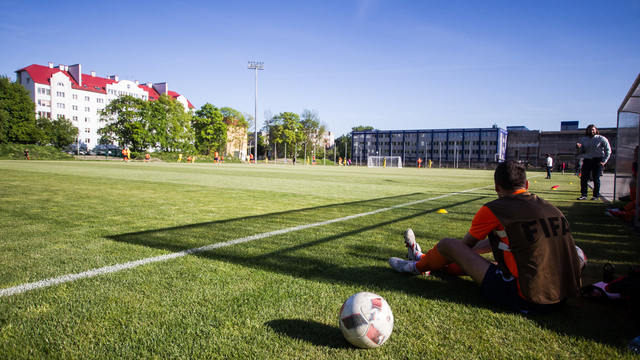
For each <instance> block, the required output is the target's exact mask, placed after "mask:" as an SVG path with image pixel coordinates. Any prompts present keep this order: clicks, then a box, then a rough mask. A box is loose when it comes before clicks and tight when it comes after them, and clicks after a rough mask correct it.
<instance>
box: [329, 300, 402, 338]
mask: <svg viewBox="0 0 640 360" xmlns="http://www.w3.org/2000/svg"><path fill="white" fill-rule="evenodd" d="M340 330H342V334H343V335H344V337H345V338H346V339H347V340H348V341H349V342H350V343H351V344H353V345H355V346H357V347H359V348H364V349H371V348H377V347H378V346H380V345H382V344H384V342H385V341H387V340H388V339H389V336H391V332H392V331H393V312H391V308H390V307H389V304H388V303H387V301H386V300H385V299H383V298H382V296H380V295H377V294H374V293H372V292H359V293H357V294H355V295H352V296H351V297H350V298H348V299H347V301H345V302H344V304H342V307H341V308H340Z"/></svg>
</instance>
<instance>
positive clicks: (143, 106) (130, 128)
mask: <svg viewBox="0 0 640 360" xmlns="http://www.w3.org/2000/svg"><path fill="white" fill-rule="evenodd" d="M148 112H149V106H148V102H147V101H144V100H142V99H138V98H135V97H133V96H130V95H124V96H120V97H118V98H117V99H114V100H112V101H111V102H110V103H109V104H108V105H107V106H105V108H104V109H102V111H101V112H100V121H101V122H106V123H107V125H106V126H104V127H103V128H100V129H98V134H100V135H102V139H103V140H106V141H108V142H112V141H117V142H118V143H119V144H120V145H121V146H123V147H129V148H131V151H133V152H142V151H144V150H146V149H148V148H149V147H150V146H151V145H152V136H151V133H150V132H149V114H148Z"/></svg>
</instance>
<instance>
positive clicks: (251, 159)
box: [249, 154, 255, 164]
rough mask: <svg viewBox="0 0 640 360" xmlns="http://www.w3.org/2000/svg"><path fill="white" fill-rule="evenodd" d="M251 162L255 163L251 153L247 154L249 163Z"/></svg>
mask: <svg viewBox="0 0 640 360" xmlns="http://www.w3.org/2000/svg"><path fill="white" fill-rule="evenodd" d="M251 163H255V161H253V154H249V164H251Z"/></svg>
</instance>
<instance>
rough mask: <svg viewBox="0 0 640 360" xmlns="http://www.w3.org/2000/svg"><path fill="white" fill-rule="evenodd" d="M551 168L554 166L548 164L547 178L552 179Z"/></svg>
mask: <svg viewBox="0 0 640 360" xmlns="http://www.w3.org/2000/svg"><path fill="white" fill-rule="evenodd" d="M551 169H553V167H552V166H547V179H551Z"/></svg>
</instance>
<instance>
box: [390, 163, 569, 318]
mask: <svg viewBox="0 0 640 360" xmlns="http://www.w3.org/2000/svg"><path fill="white" fill-rule="evenodd" d="M494 183H495V190H496V192H497V194H498V199H497V200H494V201H491V202H489V203H487V204H485V205H484V206H482V207H481V208H480V210H478V212H477V213H476V215H475V216H474V218H473V221H472V223H471V229H470V230H469V232H468V233H467V234H466V235H465V236H464V238H463V239H462V240H461V241H460V240H456V239H450V238H445V239H442V240H440V241H439V242H438V244H436V246H434V247H433V248H432V249H431V250H429V251H428V252H427V253H426V254H423V253H422V251H421V249H420V246H419V245H418V243H416V241H415V236H414V234H413V231H411V229H408V230H407V231H406V232H405V245H406V246H407V248H408V253H409V254H408V258H409V260H408V261H407V260H402V259H399V258H391V259H389V265H391V267H392V268H393V269H394V270H396V271H398V272H407V273H410V274H429V272H430V271H432V270H444V269H445V268H446V266H447V265H449V264H451V263H452V262H453V263H454V264H457V265H458V266H459V267H460V268H462V271H464V273H466V274H467V275H469V276H470V277H471V278H472V279H473V280H474V281H475V282H476V283H477V284H478V285H480V293H481V294H482V295H483V296H484V297H485V298H487V299H489V300H491V301H494V302H497V303H498V304H501V305H503V306H505V307H507V308H509V309H512V310H515V311H520V312H523V313H529V314H539V313H546V312H550V311H554V310H557V309H560V308H561V307H562V306H563V305H564V304H565V303H566V300H567V299H568V298H569V297H574V296H577V295H578V294H579V291H580V286H581V281H580V275H581V270H580V259H579V257H578V253H577V251H576V247H575V244H574V241H573V237H572V236H571V231H570V229H569V223H568V222H567V220H566V219H565V217H564V215H563V214H562V212H561V211H560V210H558V208H556V207H555V206H553V205H552V204H550V203H549V202H547V201H545V200H542V199H540V198H539V197H537V196H536V195H533V194H531V193H529V192H528V191H527V189H528V188H529V182H528V181H527V178H526V172H525V169H524V166H522V165H521V164H518V163H516V162H515V161H506V162H504V163H501V164H500V165H498V167H497V168H496V171H495V173H494ZM487 236H488V240H483V239H485V238H486V237H487ZM490 251H492V252H493V257H494V259H495V260H496V261H497V263H491V262H489V260H487V259H485V258H484V257H482V256H481V255H480V254H481V253H488V252H490Z"/></svg>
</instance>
